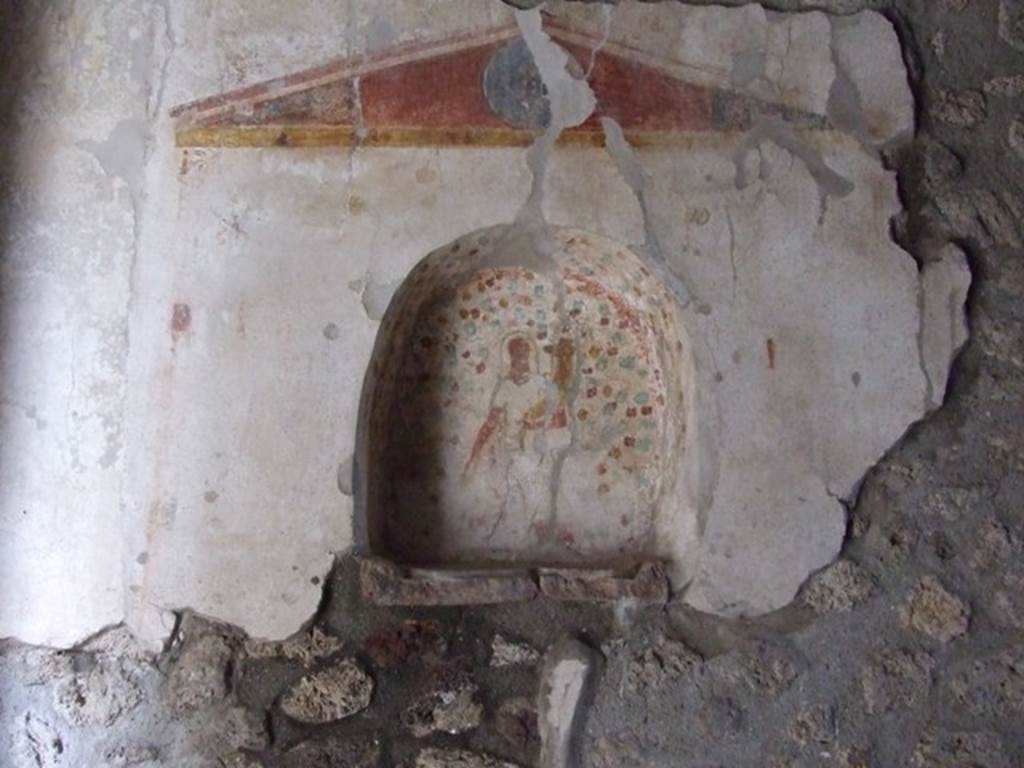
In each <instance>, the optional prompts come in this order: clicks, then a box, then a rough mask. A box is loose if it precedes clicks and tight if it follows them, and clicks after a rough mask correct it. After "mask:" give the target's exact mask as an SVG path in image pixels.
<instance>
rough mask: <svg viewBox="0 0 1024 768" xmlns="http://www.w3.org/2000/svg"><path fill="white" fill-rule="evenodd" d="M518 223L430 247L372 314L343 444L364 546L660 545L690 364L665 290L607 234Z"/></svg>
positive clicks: (560, 561)
mask: <svg viewBox="0 0 1024 768" xmlns="http://www.w3.org/2000/svg"><path fill="white" fill-rule="evenodd" d="M523 229H524V228H521V227H519V228H517V227H515V226H502V227H495V228H491V229H487V230H482V231H479V232H476V233H472V234H470V235H467V236H464V237H462V238H460V239H458V240H456V241H455V242H454V243H452V244H450V245H448V246H446V247H444V248H441V249H439V250H437V251H434V252H433V253H431V254H430V255H429V256H427V257H426V258H425V259H423V261H421V262H420V263H419V264H418V265H417V267H416V268H415V269H414V270H413V271H412V272H411V273H410V275H409V276H408V278H407V279H406V280H405V282H404V283H403V284H402V286H401V287H400V288H399V290H398V292H397V293H396V294H395V298H394V300H393V301H392V302H391V305H390V306H389V308H388V310H387V313H386V314H385V317H384V319H383V322H382V324H381V327H380V330H379V333H378V338H377V343H376V346H375V349H374V352H373V356H372V359H371V362H370V366H369V370H368V373H367V377H366V381H365V383H364V389H363V400H362V404H361V413H360V429H359V439H358V445H357V454H356V456H357V459H356V488H355V491H356V521H357V522H356V541H357V544H358V545H359V546H360V548H361V549H362V551H363V552H364V553H365V554H371V555H375V556H378V557H382V558H386V559H387V560H389V561H391V562H392V563H395V564H400V565H405V566H414V567H416V568H433V569H445V570H447V571H449V572H451V571H462V572H466V571H475V572H479V570H480V569H491V570H492V571H493V570H494V569H505V570H513V571H518V572H524V571H528V570H529V569H532V568H538V567H539V568H548V567H555V568H571V569H577V568H582V569H610V571H612V572H615V573H625V572H628V571H629V570H630V569H636V568H637V567H638V566H641V565H642V564H644V563H650V562H651V561H654V560H658V559H659V558H661V557H663V556H664V555H665V553H664V552H662V551H661V550H660V549H659V539H660V537H659V531H661V530H662V529H663V528H664V527H665V526H667V525H672V524H673V523H672V519H673V517H675V516H678V515H680V514H682V510H683V509H684V508H685V504H684V503H683V496H684V494H683V488H682V486H683V483H682V480H681V472H680V470H679V467H680V466H681V464H682V457H683V454H684V447H685V441H686V424H687V418H686V409H687V406H688V403H689V400H690V396H689V387H690V384H691V381H692V378H693V377H692V376H691V368H690V357H689V349H688V344H687V340H686V337H685V333H684V331H683V329H682V324H681V321H680V318H679V314H678V312H679V309H678V305H677V303H676V301H675V300H674V298H673V297H672V296H671V294H670V292H669V291H667V290H666V289H665V287H664V286H663V285H662V284H661V282H660V281H659V280H658V278H657V277H655V276H654V275H653V274H652V273H651V272H650V271H649V270H648V269H647V268H646V267H645V266H644V263H643V262H642V260H641V258H640V257H639V256H637V255H636V254H634V253H633V252H632V251H630V250H629V249H628V248H626V247H625V246H623V245H620V244H618V243H615V242H612V241H610V240H608V239H606V238H603V237H599V236H596V235H592V234H589V233H586V232H581V231H578V230H573V229H557V230H554V231H546V232H545V236H544V237H539V236H538V235H537V233H533V234H531V233H529V232H523V231H522V230H523ZM641 570H643V569H642V568H641ZM541 581H542V582H543V579H542V580H541Z"/></svg>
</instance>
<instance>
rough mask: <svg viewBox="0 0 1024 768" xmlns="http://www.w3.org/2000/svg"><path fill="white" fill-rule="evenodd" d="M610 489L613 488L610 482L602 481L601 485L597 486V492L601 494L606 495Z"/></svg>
mask: <svg viewBox="0 0 1024 768" xmlns="http://www.w3.org/2000/svg"><path fill="white" fill-rule="evenodd" d="M610 490H611V488H609V487H608V483H601V484H600V485H599V486H597V492H598V494H599V495H601V496H604V495H606V494H607V493H608V491H610Z"/></svg>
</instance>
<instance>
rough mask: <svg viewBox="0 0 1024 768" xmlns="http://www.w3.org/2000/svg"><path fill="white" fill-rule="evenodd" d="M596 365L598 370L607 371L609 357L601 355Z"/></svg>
mask: <svg viewBox="0 0 1024 768" xmlns="http://www.w3.org/2000/svg"><path fill="white" fill-rule="evenodd" d="M594 367H595V368H596V369H597V370H599V371H607V370H608V358H607V357H599V358H597V361H596V362H595V363H594Z"/></svg>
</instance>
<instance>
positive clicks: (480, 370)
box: [476, 363, 487, 373]
mask: <svg viewBox="0 0 1024 768" xmlns="http://www.w3.org/2000/svg"><path fill="white" fill-rule="evenodd" d="M486 370H487V363H477V366H476V372H477V373H483V372H484V371H486Z"/></svg>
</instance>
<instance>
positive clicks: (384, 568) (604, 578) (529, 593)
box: [359, 557, 670, 606]
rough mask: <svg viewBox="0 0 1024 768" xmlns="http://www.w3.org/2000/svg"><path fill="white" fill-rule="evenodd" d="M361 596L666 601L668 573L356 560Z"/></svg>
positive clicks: (468, 601) (433, 600)
mask: <svg viewBox="0 0 1024 768" xmlns="http://www.w3.org/2000/svg"><path fill="white" fill-rule="evenodd" d="M359 581H360V589H361V591H362V595H363V599H365V600H366V601H367V602H370V603H373V604H375V605H403V606H444V605H447V606H455V605H492V604H496V603H519V602H527V601H529V600H533V599H534V598H535V597H538V596H540V595H543V596H544V597H547V598H549V599H552V600H561V601H566V602H589V603H603V602H615V601H618V600H632V601H635V602H639V603H665V602H668V599H669V595H670V590H669V582H668V576H667V575H666V573H665V569H664V567H663V566H662V565H661V564H660V563H656V562H647V563H641V564H640V565H639V566H636V567H635V568H633V569H631V570H629V571H615V570H610V569H588V568H550V567H537V568H526V567H524V568H509V569H502V570H479V569H477V570H470V569H466V570H459V569H454V568H452V569H445V568H412V567H406V566H401V565H398V564H396V563H393V562H391V561H390V560H387V559H384V558H381V557H364V558H360V563H359Z"/></svg>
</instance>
